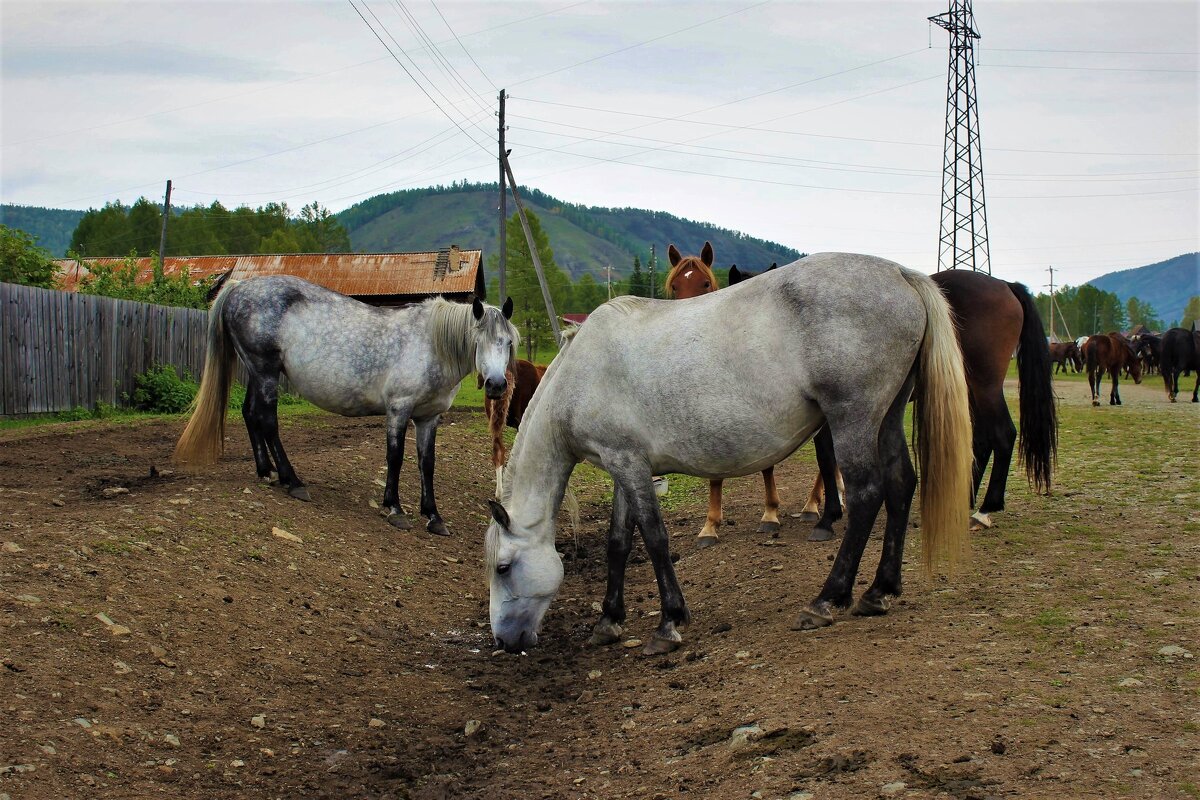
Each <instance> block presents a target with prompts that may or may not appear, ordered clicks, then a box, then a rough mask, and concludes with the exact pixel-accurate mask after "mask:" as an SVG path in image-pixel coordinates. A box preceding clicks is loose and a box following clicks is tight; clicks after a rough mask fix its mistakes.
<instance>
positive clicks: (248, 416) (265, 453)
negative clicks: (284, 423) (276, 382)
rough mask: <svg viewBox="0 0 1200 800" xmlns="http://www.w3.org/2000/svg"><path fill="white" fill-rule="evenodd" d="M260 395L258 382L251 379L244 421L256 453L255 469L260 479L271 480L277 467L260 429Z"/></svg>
mask: <svg viewBox="0 0 1200 800" xmlns="http://www.w3.org/2000/svg"><path fill="white" fill-rule="evenodd" d="M258 394H259V389H258V381H257V379H256V378H254V377H251V378H250V380H249V381H248V382H247V384H246V398H245V400H243V401H242V419H243V420H244V421H245V423H246V431H247V432H248V433H249V434H250V449H251V450H252V451H253V452H254V467H255V470H256V471H257V473H258V477H260V478H263V479H264V480H270V478H271V473H272V472H274V471H275V465H274V464H273V463H271V451H270V449H269V448H268V447H267V440H266V437H265V436H263V432H262V429H261V428H260V427H259V426H260V422H261V420H260V418H259V413H258V402H259V401H258Z"/></svg>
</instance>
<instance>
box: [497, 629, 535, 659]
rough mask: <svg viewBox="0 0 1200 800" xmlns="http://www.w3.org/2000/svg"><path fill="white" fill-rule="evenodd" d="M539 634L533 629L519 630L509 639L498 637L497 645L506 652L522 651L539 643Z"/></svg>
mask: <svg viewBox="0 0 1200 800" xmlns="http://www.w3.org/2000/svg"><path fill="white" fill-rule="evenodd" d="M537 640H538V636H537V634H536V633H534V632H533V631H519V632H518V633H515V634H513V635H511V636H509V637H508V638H507V639H505V638H502V637H500V636H497V637H496V647H498V648H500V649H502V650H504V652H506V653H514V654H517V653H522V652H524V651H525V650H528V649H530V648H531V647H533V646H534V645H535V644H537Z"/></svg>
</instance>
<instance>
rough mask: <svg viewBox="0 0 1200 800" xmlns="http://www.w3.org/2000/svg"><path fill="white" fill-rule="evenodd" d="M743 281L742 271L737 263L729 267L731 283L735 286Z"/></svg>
mask: <svg viewBox="0 0 1200 800" xmlns="http://www.w3.org/2000/svg"><path fill="white" fill-rule="evenodd" d="M741 282H742V273H741V271H740V270H739V269H738V268H737V264H734V265H733V266H732V267H730V268H729V285H730V286H733V285H734V284H735V283H741Z"/></svg>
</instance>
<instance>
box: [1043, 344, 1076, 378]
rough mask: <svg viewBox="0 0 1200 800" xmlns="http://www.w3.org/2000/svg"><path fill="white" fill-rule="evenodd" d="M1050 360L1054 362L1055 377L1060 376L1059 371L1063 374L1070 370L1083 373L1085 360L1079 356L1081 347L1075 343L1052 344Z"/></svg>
mask: <svg viewBox="0 0 1200 800" xmlns="http://www.w3.org/2000/svg"><path fill="white" fill-rule="evenodd" d="M1050 360H1051V361H1053V362H1054V374H1055V375H1057V374H1058V371H1059V369H1061V370H1062V371H1063V372H1067V371H1068V370H1070V371H1073V372H1081V371H1082V370H1083V358H1082V357H1081V356H1080V355H1079V345H1077V344H1075V343H1074V342H1051V343H1050Z"/></svg>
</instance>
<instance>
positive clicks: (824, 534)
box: [808, 528, 833, 542]
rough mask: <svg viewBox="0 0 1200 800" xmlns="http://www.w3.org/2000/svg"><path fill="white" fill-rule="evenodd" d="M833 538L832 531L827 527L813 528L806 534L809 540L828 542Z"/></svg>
mask: <svg viewBox="0 0 1200 800" xmlns="http://www.w3.org/2000/svg"><path fill="white" fill-rule="evenodd" d="M832 538H833V531H831V530H829V529H828V528H813V529H812V533H810V534H809V535H808V540H809V541H810V542H828V541H829V540H830V539H832Z"/></svg>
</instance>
